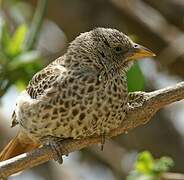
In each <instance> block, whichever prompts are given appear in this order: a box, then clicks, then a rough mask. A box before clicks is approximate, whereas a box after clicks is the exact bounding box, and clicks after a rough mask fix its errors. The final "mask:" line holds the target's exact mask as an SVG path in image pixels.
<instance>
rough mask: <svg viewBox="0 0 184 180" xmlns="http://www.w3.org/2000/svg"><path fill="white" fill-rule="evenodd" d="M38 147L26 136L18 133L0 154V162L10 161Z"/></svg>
mask: <svg viewBox="0 0 184 180" xmlns="http://www.w3.org/2000/svg"><path fill="white" fill-rule="evenodd" d="M38 146H39V144H38V143H35V142H33V141H32V140H31V139H30V138H28V136H27V135H26V134H24V133H22V132H19V133H18V134H17V135H16V137H15V138H13V139H12V140H11V141H10V142H9V143H8V144H7V145H6V146H5V148H4V149H3V150H2V152H1V153H0V161H4V160H7V159H10V158H12V157H15V156H17V155H20V154H22V153H25V152H29V151H31V150H33V149H35V148H37V147H38Z"/></svg>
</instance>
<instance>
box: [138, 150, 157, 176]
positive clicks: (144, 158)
mask: <svg viewBox="0 0 184 180" xmlns="http://www.w3.org/2000/svg"><path fill="white" fill-rule="evenodd" d="M153 165H154V159H153V157H152V155H151V153H150V152H148V151H144V152H142V153H140V154H139V155H138V158H137V162H136V164H135V169H136V171H137V172H139V173H143V174H151V172H152V169H153Z"/></svg>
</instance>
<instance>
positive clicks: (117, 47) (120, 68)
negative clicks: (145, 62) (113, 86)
mask: <svg viewBox="0 0 184 180" xmlns="http://www.w3.org/2000/svg"><path fill="white" fill-rule="evenodd" d="M68 53H69V54H71V55H72V56H73V58H72V59H73V61H74V62H73V63H74V64H76V66H78V65H79V66H85V67H92V68H96V69H97V70H98V69H99V70H104V71H105V72H106V73H112V74H113V76H114V75H115V74H120V73H122V72H125V73H126V72H127V70H128V69H129V68H130V67H131V65H132V64H133V60H136V59H140V58H144V57H151V56H155V54H154V53H153V52H152V51H150V50H149V49H147V48H145V47H143V46H141V45H139V44H136V43H134V42H133V41H132V40H131V39H130V38H129V37H128V36H126V35H125V34H124V33H122V32H120V31H118V30H116V29H110V28H96V29H93V30H91V31H89V32H86V33H82V34H81V35H80V36H78V37H77V38H76V39H75V40H74V41H73V42H72V43H71V45H70V46H69V48H68Z"/></svg>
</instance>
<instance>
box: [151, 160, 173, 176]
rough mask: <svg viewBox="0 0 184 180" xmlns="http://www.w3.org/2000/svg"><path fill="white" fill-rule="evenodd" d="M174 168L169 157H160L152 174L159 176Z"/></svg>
mask: <svg viewBox="0 0 184 180" xmlns="http://www.w3.org/2000/svg"><path fill="white" fill-rule="evenodd" d="M173 166H174V161H173V160H172V159H171V158H170V157H162V158H160V159H159V160H156V162H155V164H154V167H153V172H154V174H161V173H163V172H166V171H168V170H170V168H172V167H173Z"/></svg>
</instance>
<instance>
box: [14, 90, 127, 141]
mask: <svg viewBox="0 0 184 180" xmlns="http://www.w3.org/2000/svg"><path fill="white" fill-rule="evenodd" d="M126 110H127V91H126V90H124V89H122V88H120V89H119V90H118V91H117V90H116V92H114V91H113V90H112V91H111V89H107V91H104V90H101V91H96V92H95V93H89V94H88V95H85V96H81V95H80V94H77V92H74V93H73V94H72V95H71V96H70V97H66V98H63V96H62V95H61V94H58V95H55V96H53V97H52V99H51V100H50V101H49V102H47V101H45V102H44V101H41V102H36V103H35V104H34V103H31V105H29V104H27V106H25V105H24V106H22V105H21V104H20V105H19V112H17V113H18V114H20V115H19V116H21V117H20V119H21V121H20V125H21V126H22V127H23V129H24V130H25V131H26V132H28V133H29V134H30V135H31V136H32V137H34V138H38V139H40V138H43V137H47V136H54V137H60V138H74V139H78V138H82V137H87V136H92V135H94V134H97V135H101V134H104V133H105V134H107V133H108V132H109V131H110V130H111V129H114V128H117V127H118V126H119V125H120V123H121V122H122V121H123V119H124V117H125V115H126Z"/></svg>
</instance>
